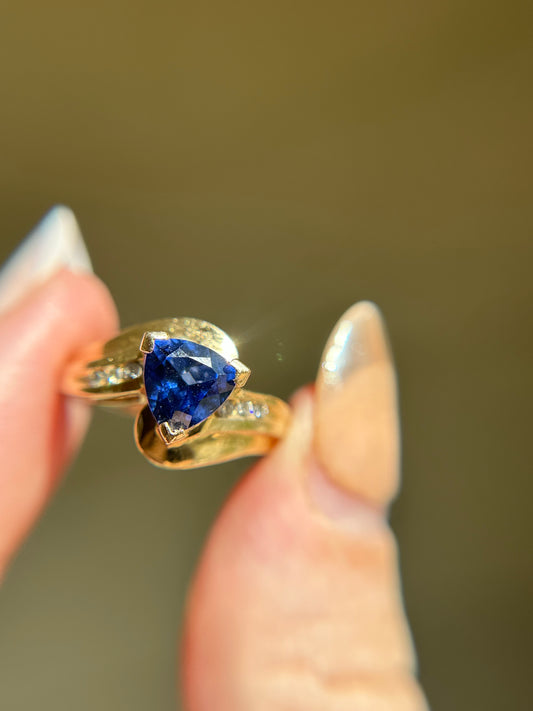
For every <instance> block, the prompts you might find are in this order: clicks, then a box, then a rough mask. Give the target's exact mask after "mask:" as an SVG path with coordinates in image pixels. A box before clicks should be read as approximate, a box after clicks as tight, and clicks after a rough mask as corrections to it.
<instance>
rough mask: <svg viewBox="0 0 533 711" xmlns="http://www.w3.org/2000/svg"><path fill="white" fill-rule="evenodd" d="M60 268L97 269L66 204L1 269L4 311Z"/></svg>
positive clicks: (0, 308) (1, 309) (46, 218)
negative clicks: (94, 267) (93, 265)
mask: <svg viewBox="0 0 533 711" xmlns="http://www.w3.org/2000/svg"><path fill="white" fill-rule="evenodd" d="M60 269H69V270H70V271H73V272H92V271H93V269H92V264H91V259H90V257H89V253H88V252H87V247H86V246H85V242H84V241H83V237H82V235H81V232H80V228H79V226H78V223H77V221H76V218H75V217H74V213H73V212H72V210H70V209H69V208H68V207H64V206H63V205H58V206H56V207H54V208H52V209H51V210H50V211H49V212H48V213H47V214H46V215H45V216H44V218H43V219H42V220H41V222H39V224H38V225H37V226H36V227H35V228H34V229H33V230H32V231H31V232H30V234H29V235H28V236H27V237H26V239H25V240H24V241H23V242H22V244H21V245H20V246H19V247H18V248H17V249H16V250H15V252H14V253H13V254H12V255H11V257H10V258H9V259H8V260H7V262H6V264H5V265H4V267H3V268H2V270H1V271H0V313H2V312H4V311H7V310H8V309H10V308H11V307H12V306H13V305H15V304H16V302H17V301H19V300H20V299H22V298H24V296H26V294H28V293H29V292H30V291H32V290H33V289H35V288H36V287H37V286H39V285H40V284H42V283H44V282H45V281H47V279H49V278H50V277H51V276H53V274H55V273H56V272H57V271H59V270H60Z"/></svg>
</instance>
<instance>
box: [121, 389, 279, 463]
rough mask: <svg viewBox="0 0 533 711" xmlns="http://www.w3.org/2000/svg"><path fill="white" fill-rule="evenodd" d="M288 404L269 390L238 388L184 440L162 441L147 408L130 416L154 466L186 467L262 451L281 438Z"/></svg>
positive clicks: (136, 437)
mask: <svg viewBox="0 0 533 711" xmlns="http://www.w3.org/2000/svg"><path fill="white" fill-rule="evenodd" d="M289 419H290V410H289V406H288V405H287V404H286V403H285V402H283V400H280V399H279V398H277V397H274V396H273V395H263V394H262V393H253V392H251V391H249V390H241V391H240V392H239V393H238V394H237V395H236V396H235V397H232V398H230V399H229V400H227V401H226V402H225V403H224V404H223V405H222V407H221V408H220V409H219V410H218V411H217V412H216V413H215V415H214V416H213V417H212V418H209V419H208V420H206V421H205V422H203V423H201V425H199V427H198V428H197V430H196V431H195V432H194V433H193V434H191V435H190V436H189V437H187V439H186V440H184V441H182V442H179V443H178V444H176V445H174V446H173V445H170V446H167V445H165V443H164V442H163V441H162V440H161V438H160V437H159V436H158V434H157V429H156V422H155V420H154V418H153V415H152V413H151V412H150V410H149V408H148V407H144V408H143V409H142V410H141V411H140V412H139V414H138V415H137V418H136V421H135V441H136V444H137V447H138V448H139V450H140V451H141V452H142V453H143V454H144V455H145V456H146V457H147V458H148V459H149V460H150V461H151V462H152V463H153V464H155V465H156V466H160V467H169V468H172V469H191V468H195V467H202V466H206V465H209V464H214V463H220V462H225V461H229V460H232V459H238V458H240V457H248V456H257V455H263V454H266V453H267V452H268V451H270V450H271V449H272V448H273V447H274V446H275V445H276V444H277V442H278V441H279V440H280V439H281V438H282V437H283V435H284V433H285V431H286V428H287V425H288V422H289Z"/></svg>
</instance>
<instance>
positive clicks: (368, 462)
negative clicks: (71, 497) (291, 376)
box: [0, 270, 427, 711]
mask: <svg viewBox="0 0 533 711" xmlns="http://www.w3.org/2000/svg"><path fill="white" fill-rule="evenodd" d="M117 328H118V319H117V314H116V309H115V306H114V304H113V301H112V299H111V297H110V295H109V293H108V291H107V289H106V288H105V286H103V284H102V283H101V282H100V281H99V280H98V279H97V278H96V277H94V276H92V275H90V274H74V273H71V272H69V271H67V270H63V271H60V272H58V273H56V274H55V275H53V276H52V277H51V278H50V279H48V280H47V281H46V283H44V284H41V285H39V286H38V287H36V288H35V289H33V290H32V291H31V292H30V293H29V294H27V295H26V296H25V298H24V299H23V300H22V301H18V302H17V303H16V304H15V305H13V306H12V307H11V308H10V309H9V310H6V311H4V312H3V313H1V314H0V342H1V343H9V344H10V348H9V349H0V431H1V432H2V437H1V439H0V461H2V467H1V469H0V575H2V574H5V572H6V569H7V566H8V563H9V561H10V559H11V558H12V557H13V555H14V554H15V552H16V549H17V547H18V546H19V545H20V543H21V541H22V540H23V538H24V536H25V535H26V534H27V533H28V531H29V530H30V529H31V526H32V524H33V523H34V521H35V520H36V518H37V517H38V516H39V514H40V512H41V511H42V510H43V508H44V506H45V505H46V502H47V501H48V500H49V498H50V496H51V494H52V493H53V490H54V487H55V484H56V483H57V481H58V479H59V477H61V476H62V474H63V472H64V470H65V467H66V466H67V464H68V463H69V462H70V461H71V459H72V457H73V456H74V454H75V453H76V451H77V449H78V447H79V445H80V443H81V441H82V439H83V436H84V433H85V431H86V428H87V426H88V423H89V419H90V412H89V410H88V408H87V407H86V406H85V404H83V403H78V402H74V401H66V400H65V399H64V398H62V397H61V396H60V395H59V388H58V383H59V379H60V375H61V372H62V368H63V366H64V364H65V363H66V362H67V361H68V360H69V358H72V357H73V356H74V355H75V354H76V352H77V350H78V349H80V348H81V347H83V346H85V345H87V344H88V343H90V342H92V341H94V340H100V339H106V338H109V337H111V336H112V335H114V333H115V332H116V330H117ZM37 360H38V366H39V367H38V368H36V367H35V364H36V363H37ZM292 404H293V410H294V417H293V424H292V427H291V430H290V432H289V434H288V436H287V438H286V439H285V440H284V441H283V442H282V443H281V444H280V445H279V446H278V447H277V448H276V449H275V450H274V451H273V452H272V453H271V454H270V455H269V456H267V457H265V458H264V459H262V460H260V461H259V462H258V463H257V464H255V466H253V467H252V469H251V470H250V471H249V473H248V474H247V475H246V476H245V477H244V479H243V481H242V482H241V484H240V485H239V486H238V487H237V489H236V490H235V491H234V492H233V493H232V494H231V496H230V498H229V500H228V501H227V503H226V505H225V506H224V508H223V510H222V511H221V513H220V515H219V517H218V519H217V520H216V522H215V523H214V526H213V529H212V532H211V535H210V537H209V539H208V541H207V543H206V546H205V549H204V551H203V554H202V556H201V560H200V562H199V565H198V569H197V572H196V575H195V578H194V580H193V582H192V585H191V590H190V594H189V598H188V604H187V609H186V631H185V636H184V639H183V640H182V643H181V648H182V653H181V655H180V657H181V660H182V661H181V663H180V670H179V673H178V676H179V677H180V688H181V689H182V693H183V695H184V702H185V706H186V708H187V709H188V710H189V711H212V710H213V709H217V711H267V710H268V711H282V710H283V711H299V710H300V709H302V711H303V710H304V709H305V711H315V710H317V711H318V710H320V711H324V710H326V709H327V710H328V711H329V710H331V711H345V710H346V711H348V709H349V710H350V711H359V710H360V711H381V710H382V709H383V711H385V709H386V710H387V711H415V710H417V711H418V710H422V709H426V708H427V706H426V702H425V700H424V697H423V694H422V692H421V691H420V688H419V686H418V684H417V682H416V680H415V678H414V675H413V668H414V655H413V649H412V644H411V639H410V635H409V630H408V626H407V622H406V619H405V615H404V611H403V607H402V604H401V596H400V588H399V577H398V569H397V568H398V564H397V552H396V544H395V540H394V537H393V535H392V533H391V531H390V528H389V526H388V524H387V521H386V510H387V506H388V504H389V502H390V500H391V497H392V496H393V495H394V494H395V492H396V490H397V487H398V425H397V414H396V412H397V408H396V392H395V377H394V369H393V365H392V360H391V358H390V354H389V350H388V346H387V341H386V336H385V332H384V327H383V322H382V319H381V316H380V314H379V312H378V311H377V309H376V307H374V306H373V305H372V304H368V303H362V304H357V305H356V306H354V307H352V309H350V310H349V311H348V312H346V314H345V315H344V316H343V317H342V318H341V320H340V322H339V323H338V324H337V326H336V327H335V329H334V330H333V332H332V335H331V337H330V340H329V341H328V343H327V344H326V349H325V351H324V357H323V359H322V363H321V365H320V367H319V372H318V376H317V382H316V384H315V386H312V387H311V386H308V387H306V388H303V389H302V390H300V391H299V392H298V393H297V394H296V396H295V397H294V399H293V403H292ZM36 407H37V410H36ZM35 411H38V412H39V413H40V416H41V427H40V428H38V429H37V431H35V430H34V435H33V436H32V442H31V446H30V447H28V445H27V440H26V427H25V424H24V423H25V421H26V420H27V418H30V417H31V415H32V413H34V412H35ZM339 423H340V424H339Z"/></svg>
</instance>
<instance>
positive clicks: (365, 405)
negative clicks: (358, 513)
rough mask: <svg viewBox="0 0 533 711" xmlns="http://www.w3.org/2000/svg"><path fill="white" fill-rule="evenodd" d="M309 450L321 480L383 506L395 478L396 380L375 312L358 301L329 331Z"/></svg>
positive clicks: (368, 304) (394, 486)
mask: <svg viewBox="0 0 533 711" xmlns="http://www.w3.org/2000/svg"><path fill="white" fill-rule="evenodd" d="M314 448H315V453H316V456H317V459H318V461H319V463H320V464H321V465H322V468H323V470H324V471H325V472H326V474H327V476H328V477H329V478H330V479H331V480H332V481H333V482H334V483H335V484H337V485H338V486H340V487H342V488H344V489H346V490H347V491H349V492H351V493H353V494H356V495H357V496H361V497H363V498H364V499H366V500H367V501H369V502H370V503H372V504H376V505H379V506H382V505H385V504H386V503H388V502H389V501H390V499H391V498H392V497H393V496H394V494H395V493H396V490H397V487H398V478H399V473H398V472H399V427H398V413H397V396H396V377H395V371H394V364H393V361H392V356H391V352H390V348H389V344H388V339H387V335H386V330H385V325H384V321H383V318H382V316H381V314H380V311H379V309H378V308H377V306H375V305H374V304H373V303H371V302H368V301H362V302H360V303H357V304H355V305H354V306H352V307H351V308H350V309H348V311H346V313H345V314H344V315H343V316H342V317H341V319H340V320H339V321H338V323H337V325H336V326H335V328H334V329H333V331H332V333H331V335H330V337H329V339H328V342H327V344H326V348H325V350H324V354H323V356H322V361H321V364H320V369H319V372H318V376H317V382H316V407H315V418H314Z"/></svg>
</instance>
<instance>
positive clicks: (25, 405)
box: [0, 270, 118, 561]
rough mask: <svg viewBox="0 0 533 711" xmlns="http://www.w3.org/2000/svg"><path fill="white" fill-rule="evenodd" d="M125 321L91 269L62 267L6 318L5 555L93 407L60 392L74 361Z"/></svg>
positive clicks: (1, 407) (2, 411) (1, 358)
mask: <svg viewBox="0 0 533 711" xmlns="http://www.w3.org/2000/svg"><path fill="white" fill-rule="evenodd" d="M117 324H118V318H117V312H116V308H115V305H114V303H113V300H112V298H111V296H110V294H109V291H108V290H107V288H106V287H105V286H104V285H103V284H102V282H101V281H100V280H99V279H98V278H96V277H95V276H93V275H91V274H83V273H77V274H74V273H72V272H70V271H68V270H63V271H60V272H57V273H56V274H55V275H54V276H53V277H51V278H50V279H49V280H48V281H47V282H46V283H45V284H42V285H40V286H38V287H37V288H35V289H34V290H33V291H31V292H30V293H29V294H26V295H25V296H24V297H23V298H22V299H21V300H19V301H18V302H17V304H16V306H15V307H14V308H12V309H10V310H9V311H8V312H6V313H4V314H3V316H2V317H0V342H1V343H2V345H3V347H2V349H0V418H1V425H2V438H1V440H0V457H1V460H2V468H1V469H0V491H1V496H0V561H2V560H4V561H5V560H7V559H8V558H9V556H10V555H11V554H12V552H13V550H14V549H15V547H16V545H17V544H18V542H19V541H20V539H21V538H22V536H23V535H24V533H25V532H26V531H27V530H28V528H29V526H30V525H31V523H32V522H33V520H34V519H35V517H36V515H37V514H38V513H39V511H40V510H41V509H42V507H43V505H44V503H45V502H46V500H47V498H48V496H49V495H50V492H51V490H52V489H53V486H54V484H55V482H56V481H57V478H58V476H59V474H60V472H61V470H62V469H63V467H64V465H65V464H66V463H67V461H68V460H69V459H70V458H71V457H72V456H73V454H74V452H75V451H76V450H77V447H78V446H79V444H80V442H81V439H82V438H83V435H84V432H85V430H86V427H87V423H88V419H89V417H90V413H89V412H88V410H86V409H85V407H84V406H78V404H74V403H73V402H70V401H66V400H65V398H63V396H61V395H60V394H59V381H60V378H61V373H62V370H63V368H64V366H65V364H66V362H67V361H68V360H69V359H70V358H71V357H72V356H73V355H74V354H75V352H76V351H77V350H78V349H80V348H82V347H83V346H85V345H87V344H88V343H90V342H91V341H94V340H99V339H103V338H109V337H110V336H111V335H112V334H113V333H114V332H115V330H116V328H117Z"/></svg>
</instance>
